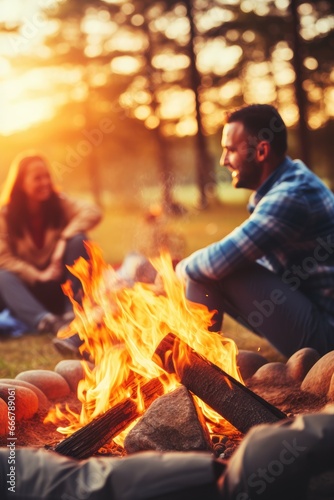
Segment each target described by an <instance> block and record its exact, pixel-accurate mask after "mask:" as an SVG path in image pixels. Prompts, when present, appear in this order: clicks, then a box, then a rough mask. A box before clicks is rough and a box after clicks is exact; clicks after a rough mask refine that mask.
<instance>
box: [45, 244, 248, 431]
mask: <svg viewBox="0 0 334 500" xmlns="http://www.w3.org/2000/svg"><path fill="white" fill-rule="evenodd" d="M87 250H88V253H89V257H90V259H89V260H88V261H86V260H85V259H83V258H81V259H79V260H78V261H76V263H75V264H74V266H72V268H71V269H70V270H71V272H72V273H73V275H74V276H76V277H77V278H79V279H80V281H81V283H82V287H83V292H84V293H83V299H82V304H81V305H80V304H79V303H77V302H76V301H75V300H74V299H73V296H72V292H71V288H70V286H69V285H68V284H66V285H64V292H65V293H66V294H67V295H68V296H69V297H70V299H71V301H72V304H73V308H74V312H75V319H74V320H73V322H72V323H71V325H70V326H69V328H68V329H67V330H66V331H63V332H62V333H61V334H59V336H62V337H68V336H70V335H72V334H73V333H75V332H77V333H78V334H79V336H80V338H81V339H82V340H83V345H82V346H81V348H80V349H81V351H82V352H83V351H86V352H88V353H89V355H90V358H91V360H92V361H93V365H92V364H90V363H88V362H85V361H83V362H82V365H83V368H84V375H85V376H84V378H83V379H82V380H81V381H80V382H79V385H78V393H77V395H78V399H79V401H80V402H81V404H82V407H81V412H80V414H77V413H75V412H73V411H70V410H69V409H67V410H66V412H63V411H61V410H60V409H59V408H56V409H55V410H51V411H50V412H49V415H48V416H47V417H46V419H45V421H52V422H54V423H59V422H60V421H61V420H62V421H63V420H65V421H67V422H68V425H67V426H66V427H58V429H57V430H58V431H59V432H61V433H62V434H65V435H70V434H72V433H73V432H74V431H75V430H77V429H79V428H80V427H83V426H84V425H86V424H88V423H89V422H90V421H91V420H92V419H93V418H94V417H97V416H98V415H100V414H102V413H104V412H105V411H106V410H108V409H109V408H111V407H113V406H114V405H115V404H117V403H119V402H120V401H122V400H123V399H125V398H129V397H131V398H134V399H135V400H136V401H137V402H138V408H139V410H140V411H141V412H143V411H144V410H143V408H144V406H143V404H142V402H141V396H140V390H139V389H140V384H142V383H143V382H145V381H148V380H150V379H152V378H156V377H159V378H160V380H161V381H162V382H163V384H164V388H165V392H168V391H170V390H171V389H172V388H174V387H175V386H176V384H177V382H176V379H175V376H173V375H167V374H166V373H165V372H164V371H163V370H162V368H160V367H159V366H158V365H157V364H156V363H155V362H154V361H153V357H154V352H155V349H156V348H157V345H158V344H159V343H160V342H161V340H162V339H163V338H164V337H165V336H166V335H167V334H168V333H170V332H171V333H174V334H175V335H176V336H178V337H179V338H180V339H181V340H183V341H184V342H185V343H186V344H188V345H190V346H191V347H192V348H193V349H194V350H195V351H196V352H197V353H198V354H200V355H202V356H204V357H205V358H206V359H208V360H209V361H211V362H212V363H214V364H215V365H217V366H219V367H220V368H222V369H223V370H224V371H225V372H227V373H228V374H230V375H231V376H233V377H234V378H235V379H237V380H240V381H241V382H242V380H241V377H240V374H239V371H238V368H237V365H236V354H237V348H236V345H235V343H234V342H233V341H232V340H231V339H227V338H224V337H223V336H222V335H221V334H219V333H213V332H209V331H208V327H209V326H210V325H211V323H212V317H213V315H214V311H209V310H208V309H207V308H206V307H205V306H203V305H200V304H195V303H191V302H189V301H188V300H187V299H186V298H185V294H184V288H183V285H182V283H181V282H180V281H179V279H178V278H177V277H176V275H175V273H174V270H173V265H172V260H171V257H170V255H169V254H168V253H162V254H161V256H160V257H158V258H154V259H152V261H151V263H152V265H153V267H154V268H155V269H156V271H157V272H158V274H159V275H160V276H161V278H162V282H163V288H164V292H163V293H161V292H160V293H157V289H156V286H154V285H153V284H147V283H141V282H136V283H134V284H129V283H128V282H126V281H124V280H122V279H120V278H119V275H118V274H117V272H116V271H115V270H114V269H113V268H112V267H111V266H110V265H108V264H106V263H105V261H104V260H103V257H102V253H101V251H100V249H99V248H98V247H97V245H96V244H93V243H91V242H90V243H87ZM181 355H182V356H184V357H185V356H186V353H183V354H182V353H181ZM178 362H179V363H180V362H182V363H186V362H187V360H186V358H184V359H183V358H182V360H180V359H178ZM133 378H135V379H136V380H137V384H138V392H137V393H136V394H135V395H133V392H131V390H130V389H129V383H128V382H129V380H133ZM197 402H198V404H199V405H200V406H201V408H202V411H203V413H204V415H205V416H206V417H207V419H209V420H211V421H212V422H216V423H218V422H222V421H223V419H222V417H221V416H219V415H217V414H216V413H215V412H214V411H213V410H212V409H210V408H209V407H208V406H206V405H205V404H204V403H203V402H202V401H199V400H198V398H197Z"/></svg>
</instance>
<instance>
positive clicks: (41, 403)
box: [0, 378, 50, 411]
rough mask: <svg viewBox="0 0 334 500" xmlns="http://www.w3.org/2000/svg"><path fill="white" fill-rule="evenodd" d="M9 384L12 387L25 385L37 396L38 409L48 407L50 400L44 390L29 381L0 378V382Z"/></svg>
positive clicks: (41, 409)
mask: <svg viewBox="0 0 334 500" xmlns="http://www.w3.org/2000/svg"><path fill="white" fill-rule="evenodd" d="M2 383H4V384H10V385H12V386H14V387H25V388H26V389H30V390H31V391H33V392H34V393H35V394H36V396H37V398H38V410H39V411H43V410H47V409H49V408H50V401H49V400H48V398H47V397H46V396H45V394H44V392H42V391H41V390H40V389H39V388H38V387H36V386H35V385H33V384H30V383H29V382H25V381H24V380H17V379H10V378H2V379H0V384H2Z"/></svg>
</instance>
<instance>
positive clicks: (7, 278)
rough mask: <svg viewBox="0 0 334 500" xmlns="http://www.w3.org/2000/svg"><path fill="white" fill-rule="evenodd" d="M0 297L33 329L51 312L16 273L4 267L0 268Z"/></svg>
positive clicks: (14, 313) (16, 315)
mask: <svg viewBox="0 0 334 500" xmlns="http://www.w3.org/2000/svg"><path fill="white" fill-rule="evenodd" d="M0 297H1V302H2V303H3V304H5V306H6V307H7V308H8V309H9V310H10V311H11V312H12V313H13V315H14V316H15V317H16V318H18V319H19V320H21V321H22V322H23V323H25V324H26V325H27V326H28V327H29V328H31V329H32V330H36V329H37V328H38V325H39V323H40V321H41V320H42V318H43V317H44V316H45V315H47V314H48V312H49V311H48V310H47V309H46V308H45V307H44V305H43V304H42V303H41V302H40V301H39V300H37V298H36V297H35V296H34V295H33V293H32V292H31V290H30V289H29V288H28V287H27V285H26V284H25V283H24V282H23V281H22V280H21V279H20V278H19V277H18V276H17V275H16V274H14V273H11V272H10V271H6V270H3V269H1V270H0Z"/></svg>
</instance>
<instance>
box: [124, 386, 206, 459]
mask: <svg viewBox="0 0 334 500" xmlns="http://www.w3.org/2000/svg"><path fill="white" fill-rule="evenodd" d="M211 446H212V445H211V440H210V436H209V432H208V429H207V427H206V424H205V421H204V417H203V415H202V413H201V411H200V409H199V408H198V407H197V405H196V403H195V401H194V399H193V397H192V396H191V394H190V392H189V391H188V389H186V387H184V386H182V385H181V386H180V387H178V388H177V389H175V390H174V391H172V392H170V393H168V394H165V395H163V396H161V397H159V398H158V399H156V400H155V401H154V402H153V403H152V404H151V406H150V407H149V408H148V409H147V410H146V412H145V413H144V415H143V416H142V417H141V418H140V420H139V421H138V422H137V424H136V425H135V426H134V427H133V428H132V429H131V430H130V432H129V433H128V435H127V436H126V438H125V441H124V448H125V450H126V452H127V453H135V452H137V451H144V450H156V451H190V450H198V451H199V450H202V451H203V450H206V451H208V450H211Z"/></svg>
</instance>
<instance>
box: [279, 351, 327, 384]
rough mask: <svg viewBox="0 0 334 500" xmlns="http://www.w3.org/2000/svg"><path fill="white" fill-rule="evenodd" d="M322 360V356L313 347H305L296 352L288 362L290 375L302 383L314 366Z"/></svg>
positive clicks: (287, 366)
mask: <svg viewBox="0 0 334 500" xmlns="http://www.w3.org/2000/svg"><path fill="white" fill-rule="evenodd" d="M319 359H320V354H319V353H318V351H316V350H315V349H312V347H304V348H303V349H299V351H297V352H295V353H294V354H293V355H292V356H291V357H290V358H289V359H288V361H287V363H286V368H287V372H288V375H289V376H290V377H291V378H293V380H295V381H296V382H302V381H303V380H304V378H305V377H306V374H307V373H308V372H309V371H310V369H311V368H312V366H313V365H315V363H316V362H317V361H319Z"/></svg>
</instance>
